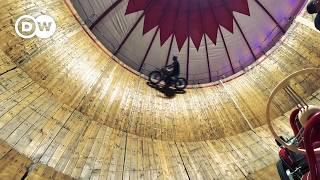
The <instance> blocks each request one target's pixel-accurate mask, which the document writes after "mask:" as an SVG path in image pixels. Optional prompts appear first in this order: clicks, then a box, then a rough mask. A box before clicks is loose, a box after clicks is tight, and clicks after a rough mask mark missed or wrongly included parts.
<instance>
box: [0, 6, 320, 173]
mask: <svg viewBox="0 0 320 180" xmlns="http://www.w3.org/2000/svg"><path fill="white" fill-rule="evenodd" d="M0 7H1V8H2V9H1V12H0V14H1V16H0V22H1V23H0V48H1V49H0V57H1V61H0V75H1V76H0V138H1V139H3V140H5V141H6V142H8V143H9V144H10V145H12V146H13V147H14V148H15V149H17V150H18V151H19V152H21V153H23V154H25V155H26V156H28V157H29V158H31V159H32V160H33V161H34V162H41V163H44V164H47V165H49V166H51V167H54V168H55V169H56V170H58V171H61V172H63V173H65V174H67V175H71V176H72V177H75V178H80V177H81V178H85V179H87V178H89V177H91V178H96V177H100V178H107V177H108V178H115V179H119V178H126V179H127V178H129V177H130V178H132V179H141V178H144V179H156V178H159V179H168V178H176V179H188V178H190V179H214V178H215V179H221V178H224V179H241V178H249V179H250V178H255V177H253V173H254V172H255V171H258V170H261V169H263V168H265V167H268V166H270V165H271V164H274V162H275V160H276V158H277V147H276V146H275V143H274V142H273V139H272V137H271V134H269V132H268V130H267V127H266V126H265V123H266V122H265V117H264V116H265V106H266V101H267V98H268V95H269V94H270V92H271V90H272V89H273V87H275V85H276V84H277V83H278V82H279V81H280V80H281V79H283V78H284V77H285V76H286V75H288V74H290V73H292V72H294V71H296V70H300V69H302V68H305V67H319V65H320V61H319V55H318V52H319V49H320V44H319V43H318V42H319V40H320V36H319V33H318V32H317V31H314V30H313V29H312V28H310V27H311V25H310V17H309V16H307V15H305V14H303V15H302V16H301V17H299V19H298V20H296V21H295V22H294V24H293V27H292V28H291V30H290V32H288V34H287V35H286V36H285V37H284V38H283V39H282V41H281V42H279V43H278V45H277V46H276V47H275V48H273V50H272V51H270V52H269V53H267V55H266V56H265V60H263V62H261V63H260V64H259V65H258V66H256V67H255V68H253V69H252V70H250V71H248V72H247V73H246V74H245V75H242V76H241V77H239V78H237V79H235V80H232V81H230V82H226V83H225V88H224V87H223V86H222V85H218V86H213V87H208V88H200V89H189V90H187V92H186V94H177V95H176V96H175V97H174V98H170V99H168V98H164V97H163V95H162V94H161V93H159V92H157V91H155V90H154V89H152V88H150V87H149V86H148V85H147V84H146V82H145V81H144V80H143V79H141V78H139V77H138V76H136V75H134V74H132V73H131V72H129V71H127V70H126V69H124V68H123V67H122V66H121V65H119V64H117V63H116V62H114V61H113V60H112V59H111V58H110V57H109V56H107V55H106V54H105V53H104V52H103V51H102V50H101V49H99V48H98V46H97V44H95V43H94V42H93V41H92V40H91V39H90V38H89V37H88V35H87V34H86V33H85V32H84V31H83V29H82V27H81V26H80V25H79V23H78V22H77V21H76V19H75V18H74V17H73V15H72V14H71V12H70V11H69V9H68V8H67V6H66V4H65V3H64V1H63V0H50V1H49V0H37V1H36V0H25V1H18V0H8V1H1V2H0ZM8 12H9V13H8ZM40 13H46V14H49V15H51V16H53V17H56V21H57V25H58V32H57V33H55V35H54V37H52V38H51V39H46V40H39V39H36V38H34V39H31V40H23V39H21V38H19V37H17V35H16V34H15V32H14V29H13V23H14V22H15V20H16V19H17V18H18V17H19V16H20V15H23V14H31V15H37V14H40ZM313 79H314V80H315V81H317V80H318V79H317V77H313ZM316 87H317V86H316V85H315V84H308V88H305V87H304V88H305V89H302V90H303V91H305V93H306V94H307V95H309V94H311V93H312V92H310V90H309V88H310V89H315V88H316ZM231 97H232V98H231ZM290 108H291V105H290V104H288V105H287V104H284V105H282V108H281V110H282V111H283V112H286V111H287V110H289V109H290ZM240 112H242V113H243V115H241V113H240ZM285 121H287V119H286V117H283V118H280V120H278V121H277V122H278V128H279V130H280V131H282V132H285V133H290V129H289V127H288V126H287V125H286V123H285ZM250 125H251V126H252V129H251V127H250Z"/></svg>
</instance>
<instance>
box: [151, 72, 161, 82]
mask: <svg viewBox="0 0 320 180" xmlns="http://www.w3.org/2000/svg"><path fill="white" fill-rule="evenodd" d="M161 80H162V77H161V73H160V72H159V71H152V72H151V73H150V74H149V82H150V83H152V84H158V83H160V81H161Z"/></svg>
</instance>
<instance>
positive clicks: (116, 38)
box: [72, 0, 306, 84]
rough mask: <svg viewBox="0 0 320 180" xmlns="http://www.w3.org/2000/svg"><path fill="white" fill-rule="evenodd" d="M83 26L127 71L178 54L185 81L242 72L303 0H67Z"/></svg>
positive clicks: (283, 27) (159, 63)
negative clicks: (128, 67) (70, 2)
mask: <svg viewBox="0 0 320 180" xmlns="http://www.w3.org/2000/svg"><path fill="white" fill-rule="evenodd" d="M72 2H73V5H74V7H75V9H76V10H77V12H78V14H79V15H80V16H81V18H82V19H83V21H84V22H85V23H86V25H87V26H88V27H89V28H90V30H91V31H92V32H93V34H94V35H95V36H96V37H97V38H98V39H99V40H100V41H101V43H102V44H104V45H105V47H106V48H107V49H108V50H109V51H111V52H112V53H113V54H114V55H115V56H116V57H118V59H120V60H121V61H122V62H124V63H125V64H127V65H128V66H130V67H131V68H132V69H134V70H136V71H138V72H141V73H143V74H146V75H147V74H149V72H150V71H153V70H154V69H156V68H161V67H163V66H165V65H166V64H169V63H171V59H172V56H178V59H179V61H180V65H181V76H183V77H185V78H187V79H188V82H189V84H198V83H209V82H214V81H217V80H219V79H221V78H227V77H230V76H233V75H235V74H237V73H238V72H240V71H242V70H243V69H244V68H245V67H247V66H249V65H251V64H252V63H254V62H255V61H257V60H258V58H259V57H260V56H262V55H263V54H264V53H265V52H266V51H267V50H268V49H269V48H271V47H272V46H273V45H274V44H275V43H276V42H277V41H278V40H279V38H280V37H281V35H283V34H284V33H285V31H286V29H287V28H288V27H289V25H290V24H291V22H292V20H293V19H294V17H295V16H296V14H297V13H298V12H299V10H300V9H301V7H302V6H303V4H304V3H305V2H306V0H73V1H72Z"/></svg>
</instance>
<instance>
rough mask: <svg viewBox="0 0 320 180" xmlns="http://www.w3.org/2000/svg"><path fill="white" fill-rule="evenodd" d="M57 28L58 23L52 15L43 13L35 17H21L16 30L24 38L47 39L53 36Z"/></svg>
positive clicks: (16, 24)
mask: <svg viewBox="0 0 320 180" xmlns="http://www.w3.org/2000/svg"><path fill="white" fill-rule="evenodd" d="M56 29H57V26H56V23H55V21H54V20H53V18H52V17H50V16H47V15H41V16H38V17H37V18H34V17H32V16H30V15H23V16H21V17H19V18H18V19H17V21H16V23H15V31H16V33H17V34H18V36H20V37H22V38H26V39H29V38H32V37H34V36H37V37H38V38H41V39H45V38H49V37H51V36H52V35H53V34H54V33H55V31H56Z"/></svg>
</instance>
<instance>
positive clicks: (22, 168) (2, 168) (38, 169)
mask: <svg viewBox="0 0 320 180" xmlns="http://www.w3.org/2000/svg"><path fill="white" fill-rule="evenodd" d="M0 179H30V180H31V179H33V180H35V179H39V180H40V179H48V180H49V179H56V180H60V179H61V180H62V179H66V180H68V179H70V180H71V179H72V178H71V177H70V176H67V175H64V174H62V173H59V172H57V171H55V170H54V169H53V168H51V167H48V166H46V165H43V164H39V163H37V164H34V163H33V162H32V160H30V159H28V158H27V157H25V156H24V155H21V154H19V153H18V152H17V151H16V150H14V149H12V147H10V146H9V145H8V144H7V143H6V142H4V141H2V140H0Z"/></svg>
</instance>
